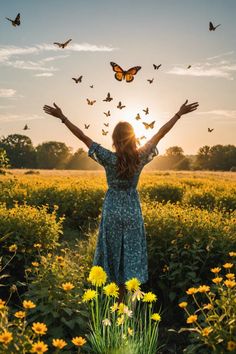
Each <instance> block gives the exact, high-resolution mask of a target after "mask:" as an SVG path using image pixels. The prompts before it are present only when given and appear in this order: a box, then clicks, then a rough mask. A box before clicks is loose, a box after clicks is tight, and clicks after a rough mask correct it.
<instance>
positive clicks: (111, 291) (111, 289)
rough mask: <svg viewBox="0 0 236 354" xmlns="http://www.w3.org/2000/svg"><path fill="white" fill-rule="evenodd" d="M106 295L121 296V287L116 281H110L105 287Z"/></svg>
mask: <svg viewBox="0 0 236 354" xmlns="http://www.w3.org/2000/svg"><path fill="white" fill-rule="evenodd" d="M103 291H104V293H105V294H106V296H112V297H119V287H118V286H117V285H116V283H110V284H108V285H106V286H104V288H103Z"/></svg>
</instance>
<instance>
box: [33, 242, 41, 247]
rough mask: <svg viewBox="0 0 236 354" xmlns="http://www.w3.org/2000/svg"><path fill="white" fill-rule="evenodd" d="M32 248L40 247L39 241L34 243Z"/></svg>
mask: <svg viewBox="0 0 236 354" xmlns="http://www.w3.org/2000/svg"><path fill="white" fill-rule="evenodd" d="M34 248H42V245H41V243H34Z"/></svg>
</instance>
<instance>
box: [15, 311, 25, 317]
mask: <svg viewBox="0 0 236 354" xmlns="http://www.w3.org/2000/svg"><path fill="white" fill-rule="evenodd" d="M14 316H15V317H16V318H20V319H22V318H25V316H26V312H25V311H17V312H16V313H15V314H14Z"/></svg>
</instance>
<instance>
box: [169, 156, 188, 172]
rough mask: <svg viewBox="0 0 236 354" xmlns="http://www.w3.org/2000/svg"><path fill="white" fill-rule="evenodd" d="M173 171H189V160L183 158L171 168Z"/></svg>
mask: <svg viewBox="0 0 236 354" xmlns="http://www.w3.org/2000/svg"><path fill="white" fill-rule="evenodd" d="M173 169H174V170H190V159H189V158H187V157H185V156H184V157H183V158H182V159H181V160H180V161H179V162H177V163H176V164H175V165H174V166H173Z"/></svg>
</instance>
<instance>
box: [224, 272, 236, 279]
mask: <svg viewBox="0 0 236 354" xmlns="http://www.w3.org/2000/svg"><path fill="white" fill-rule="evenodd" d="M226 278H227V279H230V280H233V279H234V278H235V274H234V273H228V274H226Z"/></svg>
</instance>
